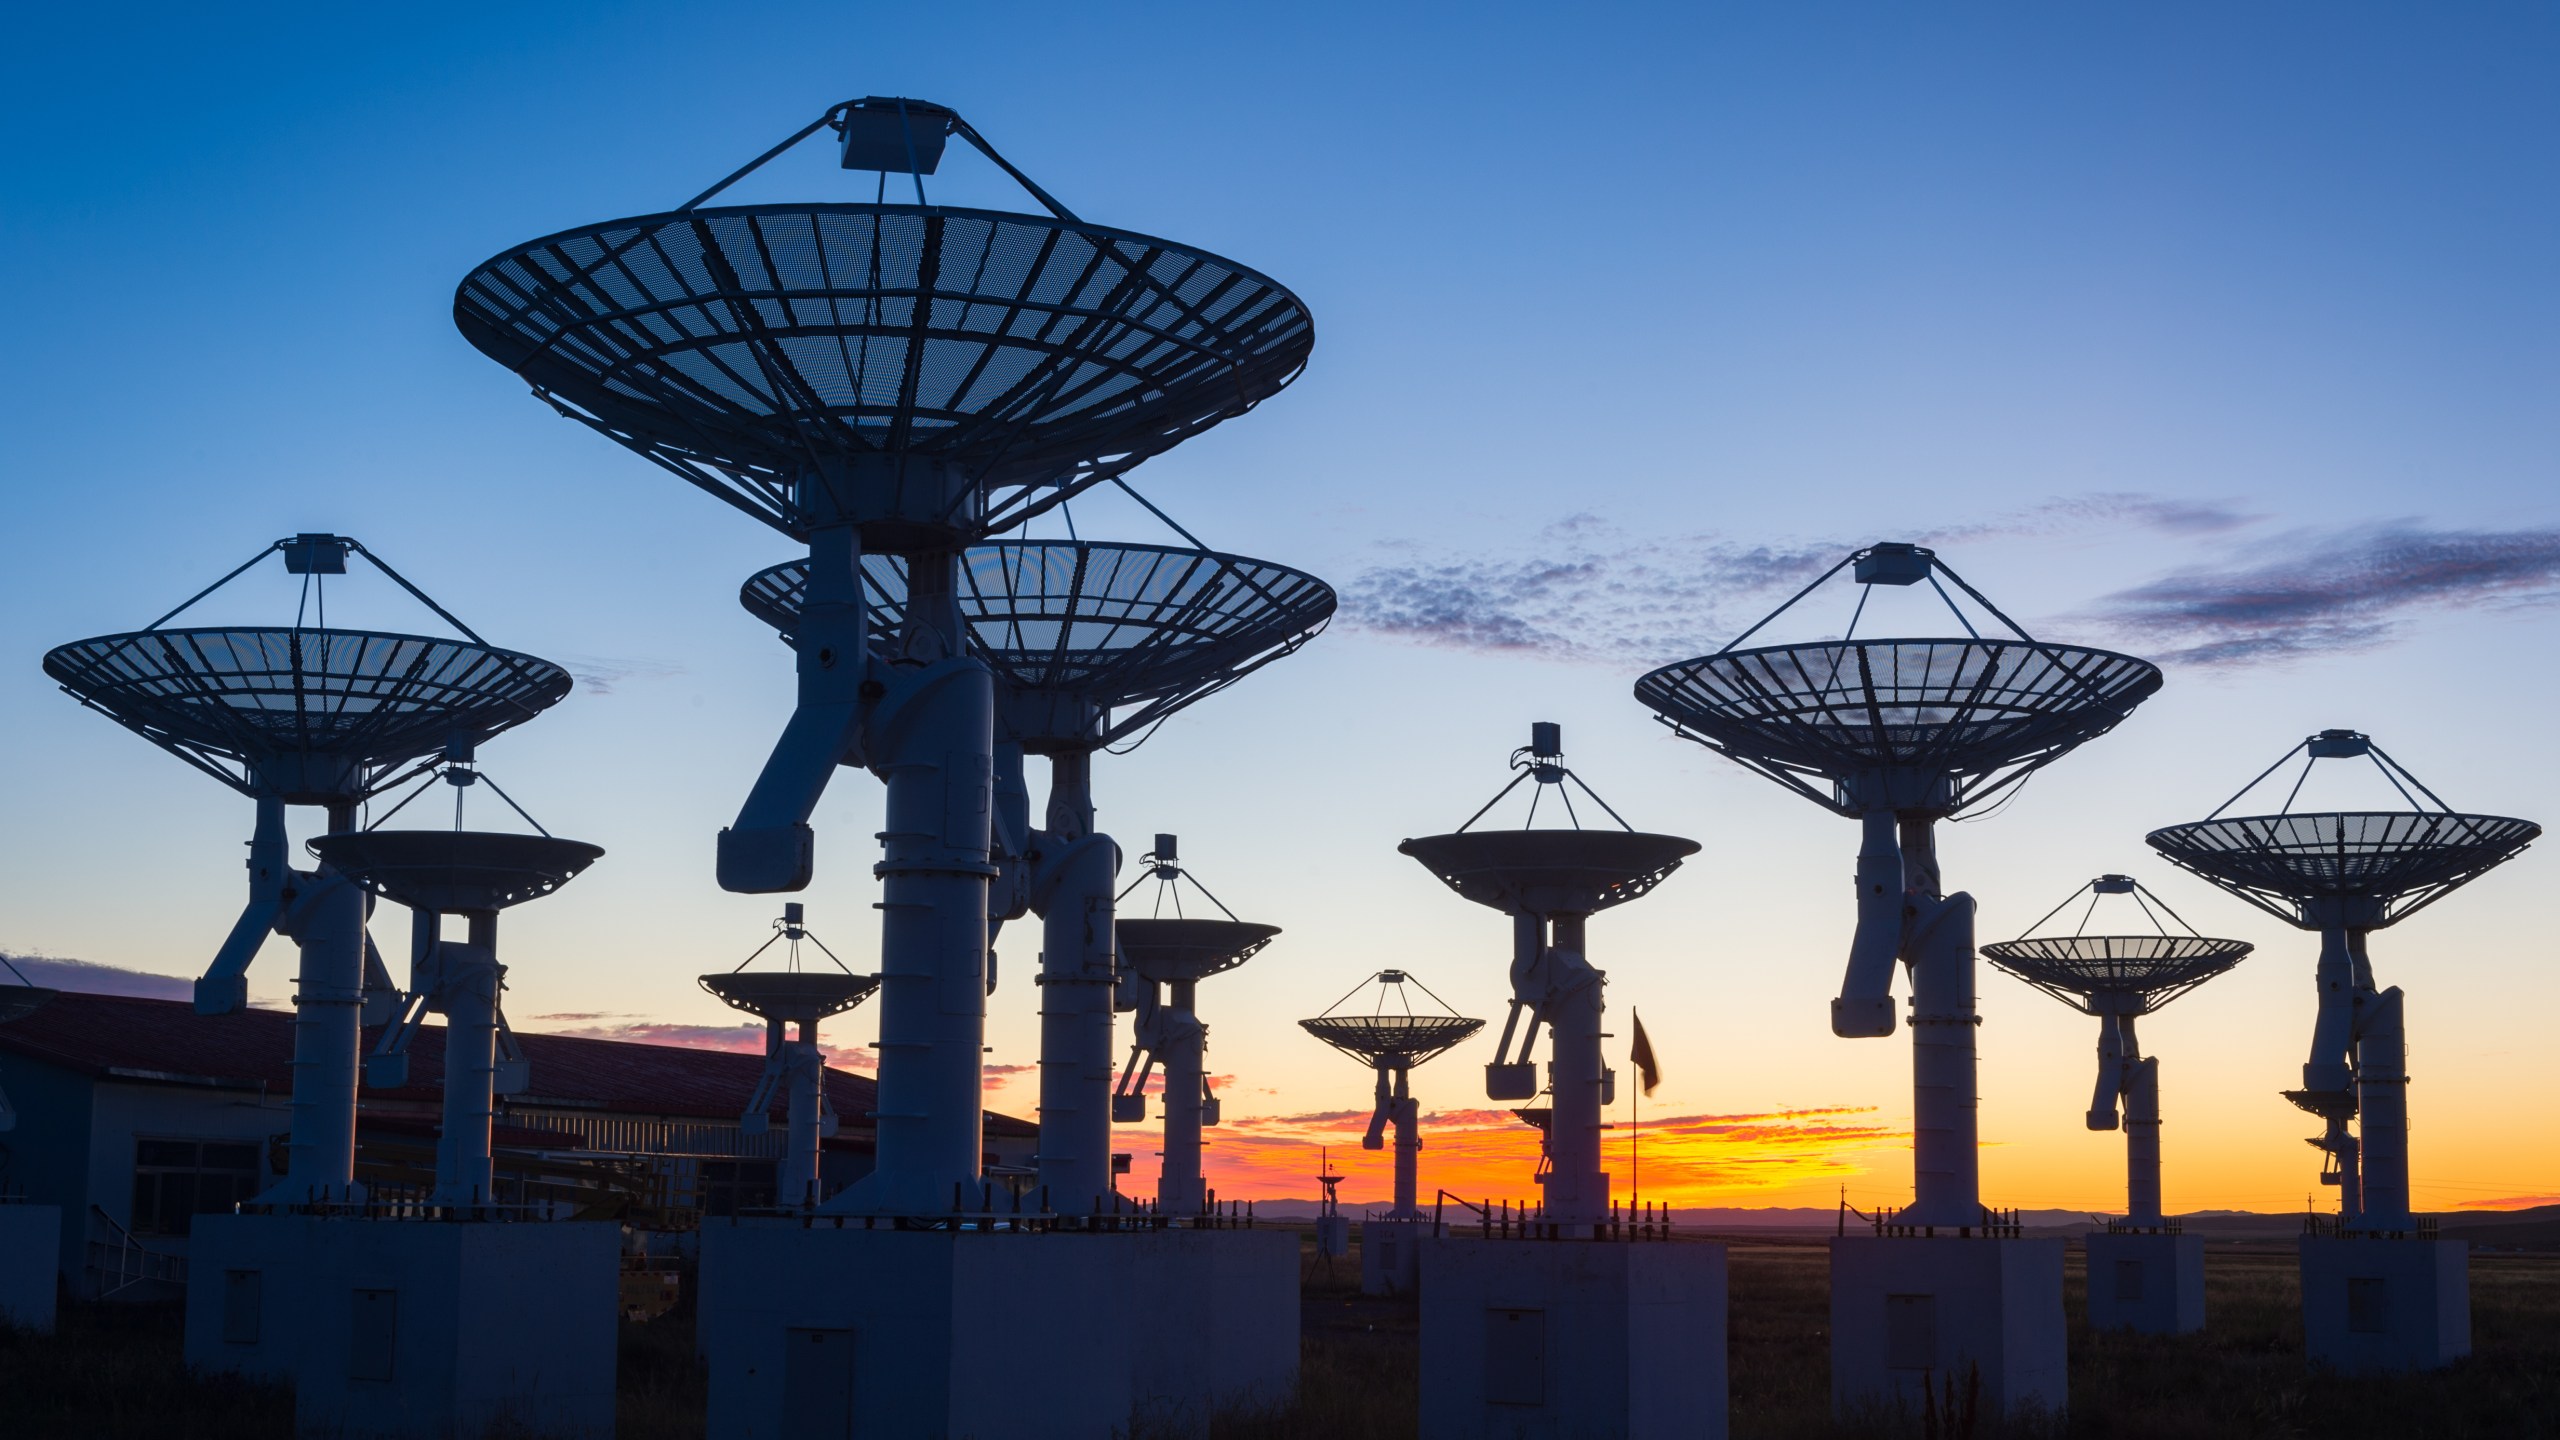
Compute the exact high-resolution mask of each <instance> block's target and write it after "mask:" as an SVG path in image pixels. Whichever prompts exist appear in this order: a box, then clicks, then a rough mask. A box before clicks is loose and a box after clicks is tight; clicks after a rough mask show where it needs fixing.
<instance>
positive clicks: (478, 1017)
mask: <svg viewBox="0 0 2560 1440" xmlns="http://www.w3.org/2000/svg"><path fill="white" fill-rule="evenodd" d="M470 924H471V931H470V934H471V938H470V940H469V941H467V942H466V943H463V944H459V945H457V944H454V943H453V942H451V941H447V942H445V943H444V944H443V945H441V946H439V947H438V949H437V961H436V964H437V973H438V979H439V983H438V985H437V993H436V998H437V1000H438V1002H439V1003H440V1004H442V1006H443V1007H444V1124H443V1127H442V1129H441V1131H440V1132H439V1133H438V1135H437V1137H436V1193H435V1203H436V1204H438V1205H448V1206H453V1207H456V1208H460V1209H473V1208H477V1207H479V1206H483V1205H487V1204H489V1203H491V1202H492V1201H493V1200H494V1199H495V1198H496V1196H495V1195H494V1194H493V1193H492V1192H493V1189H494V1186H493V1184H492V1181H493V1179H494V1167H493V1165H492V1163H491V1160H490V1149H491V1143H492V1140H493V1138H494V1131H495V1128H496V1120H497V1093H498V1090H497V1084H498V986H499V982H500V981H501V980H502V979H503V978H504V977H505V975H506V970H505V968H504V967H503V966H501V965H499V964H498V915H497V912H496V911H494V910H475V911H472V912H470Z"/></svg>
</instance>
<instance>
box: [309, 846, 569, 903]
mask: <svg viewBox="0 0 2560 1440" xmlns="http://www.w3.org/2000/svg"><path fill="white" fill-rule="evenodd" d="M310 845H311V853H313V854H315V855H317V856H319V857H320V858H321V859H322V860H324V861H326V862H327V863H328V864H329V865H331V866H333V867H334V868H336V869H337V870H338V871H339V872H340V873H342V874H344V875H346V876H347V878H349V879H351V880H353V881H355V882H356V883H357V884H358V885H361V886H363V887H364V888H365V889H367V890H370V891H372V892H373V893H374V894H376V895H379V896H381V897H382V898H383V899H385V900H389V901H391V902H393V903H395V904H399V905H406V906H408V907H409V908H411V909H413V910H433V911H438V912H443V913H453V912H458V911H468V910H503V909H505V908H507V907H508V906H510V905H520V904H522V903H524V902H525V901H527V900H538V899H540V898H541V897H543V896H545V895H548V894H550V893H551V892H552V891H554V890H557V889H559V888H560V887H561V886H563V885H566V884H568V883H569V881H570V880H572V879H574V878H575V877H576V876H577V874H578V872H580V871H582V870H584V869H586V868H587V867H588V866H589V865H592V864H594V863H595V862H596V860H597V859H598V858H600V857H601V856H602V855H603V854H604V848H603V847H602V846H599V845H589V844H587V843H585V842H584V841H579V840H563V839H560V838H558V837H557V836H552V835H516V834H507V833H501V832H496V831H486V830H360V831H355V832H352V833H349V834H344V835H323V836H321V837H319V838H317V839H315V840H313V841H311V842H310Z"/></svg>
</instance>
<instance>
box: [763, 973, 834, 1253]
mask: <svg viewBox="0 0 2560 1440" xmlns="http://www.w3.org/2000/svg"><path fill="white" fill-rule="evenodd" d="M799 1024H800V1038H798V1039H797V1040H787V1041H785V1042H784V1043H783V1050H782V1074H783V1084H784V1085H785V1086H786V1087H788V1093H789V1094H790V1097H791V1100H790V1105H789V1109H788V1119H787V1120H786V1121H785V1124H786V1125H787V1126H788V1127H789V1129H788V1133H787V1134H786V1135H785V1137H784V1146H783V1151H782V1163H781V1165H779V1166H777V1167H776V1168H775V1171H774V1182H775V1183H774V1198H775V1199H776V1200H777V1201H778V1202H779V1203H781V1204H782V1205H784V1206H785V1207H788V1208H795V1209H796V1208H799V1207H802V1206H809V1205H815V1204H817V1203H818V1200H819V1198H820V1197H819V1195H818V1140H819V1133H820V1132H819V1125H820V1122H821V1121H822V1120H823V1119H824V1118H825V1116H826V1085H827V1061H826V1054H825V1052H824V1051H822V1050H820V1049H819V1048H818V1022H816V1021H814V1020H803V1021H801V1022H799Z"/></svg>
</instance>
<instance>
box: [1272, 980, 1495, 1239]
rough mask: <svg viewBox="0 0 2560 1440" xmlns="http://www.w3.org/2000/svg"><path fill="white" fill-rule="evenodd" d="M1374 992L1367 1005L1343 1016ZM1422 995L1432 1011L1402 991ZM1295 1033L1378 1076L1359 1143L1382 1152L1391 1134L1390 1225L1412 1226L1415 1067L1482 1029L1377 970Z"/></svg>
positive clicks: (1417, 1134)
mask: <svg viewBox="0 0 2560 1440" xmlns="http://www.w3.org/2000/svg"><path fill="white" fill-rule="evenodd" d="M1371 986H1375V987H1377V988H1376V992H1375V995H1374V997H1373V998H1372V1000H1371V1001H1370V1002H1369V1003H1368V1004H1366V1005H1361V1006H1357V1007H1354V1008H1352V1009H1349V1010H1346V1009H1344V1008H1343V1007H1345V1006H1348V1005H1351V1003H1352V1002H1353V1001H1354V1000H1356V999H1358V998H1359V997H1360V996H1361V994H1362V993H1363V992H1364V991H1368V990H1369V989H1370V987H1371ZM1407 986H1411V987H1412V988H1413V989H1415V990H1419V991H1421V992H1422V995H1423V998H1424V999H1425V1000H1426V1001H1428V1002H1429V1003H1430V1005H1431V1006H1433V1007H1435V1008H1433V1009H1425V1010H1416V1009H1415V1008H1414V1006H1413V999H1412V996H1411V995H1410V994H1409V993H1407V990H1406V987H1407ZM1298 1025H1299V1027H1300V1028H1302V1029H1304V1030H1305V1031H1306V1032H1307V1033H1308V1034H1310V1035H1313V1036H1314V1037H1316V1038H1317V1039H1319V1040H1321V1041H1323V1042H1324V1043H1326V1044H1327V1045H1330V1046H1332V1047H1333V1048H1334V1049H1336V1050H1339V1051H1341V1052H1342V1053H1343V1054H1345V1055H1348V1056H1350V1057H1351V1058H1352V1059H1354V1060H1357V1061H1359V1062H1360V1063H1361V1064H1363V1065H1366V1066H1368V1067H1369V1068H1371V1069H1373V1070H1375V1071H1377V1072H1378V1104H1377V1109H1376V1111H1375V1112H1374V1113H1373V1114H1371V1115H1370V1117H1369V1133H1367V1134H1366V1135H1363V1136H1361V1137H1360V1148H1361V1149H1363V1150H1382V1149H1385V1148H1386V1134H1387V1128H1388V1127H1389V1126H1391V1125H1392V1126H1393V1127H1394V1128H1395V1132H1396V1190H1395V1204H1394V1205H1393V1207H1391V1208H1390V1209H1389V1210H1388V1211H1387V1218H1389V1219H1391V1220H1418V1219H1420V1218H1422V1209H1421V1207H1420V1205H1419V1204H1418V1203H1416V1199H1415V1196H1416V1192H1417V1185H1418V1182H1417V1180H1416V1177H1415V1173H1414V1171H1415V1164H1416V1157H1418V1156H1420V1155H1421V1153H1422V1134H1421V1112H1420V1107H1419V1106H1417V1105H1416V1104H1415V1102H1414V1098H1413V1086H1412V1077H1413V1067H1414V1066H1416V1065H1419V1064H1421V1063H1422V1062H1424V1061H1425V1060H1429V1059H1432V1058H1434V1057H1436V1056H1438V1055H1440V1054H1441V1053H1443V1052H1444V1051H1446V1050H1448V1049H1449V1048H1450V1047H1451V1046H1453V1045H1456V1044H1457V1043H1458V1042H1459V1041H1461V1040H1464V1039H1466V1038H1467V1037H1468V1036H1470V1035H1473V1034H1474V1033H1476V1032H1477V1031H1479V1030H1481V1029H1483V1028H1484V1022H1483V1021H1481V1020H1470V1019H1468V1018H1466V1017H1465V1016H1463V1015H1460V1014H1459V1013H1458V1012H1457V1011H1455V1010H1452V1009H1450V1008H1449V1005H1448V1002H1446V1001H1444V1000H1442V999H1441V998H1440V997H1439V996H1437V995H1434V994H1432V993H1431V988H1430V987H1429V986H1427V985H1424V984H1423V983H1422V982H1421V981H1419V980H1416V979H1414V978H1413V977H1412V976H1410V975H1408V974H1407V973H1405V972H1404V971H1402V970H1381V971H1379V972H1378V973H1377V974H1375V975H1373V976H1371V977H1369V978H1368V979H1367V980H1364V981H1362V982H1360V984H1358V985H1357V986H1355V987H1353V988H1352V991H1351V993H1350V994H1348V995H1345V996H1343V997H1342V998H1341V999H1340V1000H1337V1001H1335V1002H1334V1003H1333V1008H1331V1009H1329V1010H1327V1011H1325V1012H1324V1013H1323V1014H1322V1015H1319V1016H1317V1017H1316V1018H1315V1019H1313V1020H1301V1021H1299V1022H1298Z"/></svg>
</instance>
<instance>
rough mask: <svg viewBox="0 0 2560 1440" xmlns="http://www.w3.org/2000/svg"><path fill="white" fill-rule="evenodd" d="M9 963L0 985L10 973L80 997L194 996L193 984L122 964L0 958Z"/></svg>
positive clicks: (35, 957) (0, 971)
mask: <svg viewBox="0 0 2560 1440" xmlns="http://www.w3.org/2000/svg"><path fill="white" fill-rule="evenodd" d="M0 960H5V961H7V962H8V967H7V969H0V982H6V981H7V980H8V978H9V971H10V970H15V971H17V972H18V974H20V975H23V976H25V977H26V981H27V983H28V984H30V985H39V986H42V987H44V988H45V989H48V990H73V991H77V992H79V993H81V994H83V995H130V996H135V997H138V998H141V999H145V1000H188V999H193V998H194V996H195V993H196V987H195V982H194V981H192V980H188V979H186V978H184V977H182V976H177V975H154V974H152V973H150V972H149V971H147V970H128V969H126V968H125V967H124V966H122V965H101V964H99V963H98V962H97V961H94V960H67V959H63V958H61V957H59V956H54V955H0Z"/></svg>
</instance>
